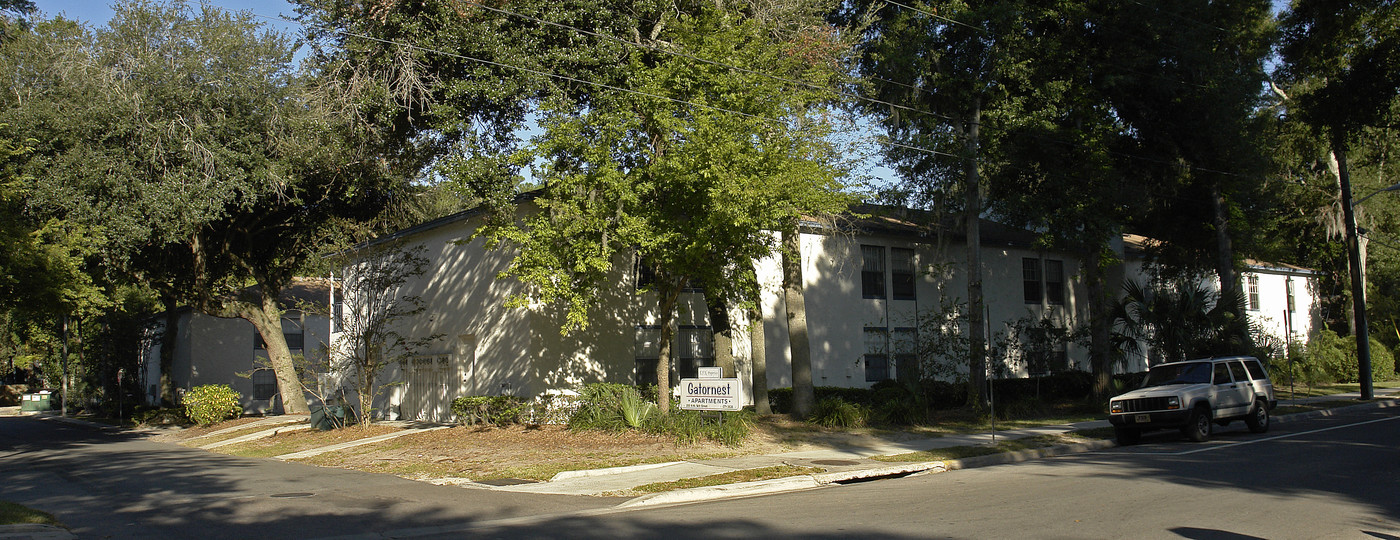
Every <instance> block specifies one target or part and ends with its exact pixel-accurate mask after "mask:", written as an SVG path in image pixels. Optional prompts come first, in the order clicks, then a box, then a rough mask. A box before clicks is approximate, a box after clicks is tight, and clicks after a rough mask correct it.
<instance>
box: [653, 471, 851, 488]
mask: <svg viewBox="0 0 1400 540" xmlns="http://www.w3.org/2000/svg"><path fill="white" fill-rule="evenodd" d="M823 472H826V469H822V468H819V467H794V466H791V465H779V466H775V467H761V468H757V469H744V470H741V471H730V472H727V473H721V474H712V475H709V476H697V477H695V478H682V479H680V480H675V481H671V482H656V483H652V484H646V485H641V486H637V487H634V488H632V491H636V492H640V493H661V492H663V491H671V490H675V489H690V488H697V487H707V486H723V485H728V484H738V483H741V482H757V481H759V480H772V479H774V478H786V477H789V476H801V475H807V474H817V473H823Z"/></svg>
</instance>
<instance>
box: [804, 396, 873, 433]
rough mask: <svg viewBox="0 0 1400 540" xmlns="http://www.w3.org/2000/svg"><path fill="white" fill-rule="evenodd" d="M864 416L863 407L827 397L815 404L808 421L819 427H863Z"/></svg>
mask: <svg viewBox="0 0 1400 540" xmlns="http://www.w3.org/2000/svg"><path fill="white" fill-rule="evenodd" d="M866 416H867V415H866V412H865V408H864V407H862V406H860V405H856V404H854V403H850V402H848V401H846V400H844V399H841V398H839V397H829V398H826V399H823V400H821V401H818V402H817V406H816V407H813V408H812V417H811V418H809V419H808V421H809V422H811V423H813V424H817V425H819V426H826V427H834V428H852V427H863V426H865V419H866Z"/></svg>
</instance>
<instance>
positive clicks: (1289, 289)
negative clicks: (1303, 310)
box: [1283, 279, 1298, 313]
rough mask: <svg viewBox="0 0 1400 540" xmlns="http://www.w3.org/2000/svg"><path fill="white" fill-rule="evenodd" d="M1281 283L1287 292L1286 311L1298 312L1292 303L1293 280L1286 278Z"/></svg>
mask: <svg viewBox="0 0 1400 540" xmlns="http://www.w3.org/2000/svg"><path fill="white" fill-rule="evenodd" d="M1283 285H1284V289H1285V290H1286V291H1287V293H1288V312H1289V313H1297V312H1298V308H1297V307H1296V306H1295V305H1294V303H1293V280H1292V279H1289V280H1287V281H1284V282H1283Z"/></svg>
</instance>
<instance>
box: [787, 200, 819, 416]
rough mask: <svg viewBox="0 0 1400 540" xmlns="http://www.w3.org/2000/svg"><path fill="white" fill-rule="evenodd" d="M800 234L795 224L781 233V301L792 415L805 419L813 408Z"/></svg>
mask: <svg viewBox="0 0 1400 540" xmlns="http://www.w3.org/2000/svg"><path fill="white" fill-rule="evenodd" d="M801 236H802V233H801V232H800V231H799V230H798V224H797V223H793V224H792V226H791V228H790V230H786V231H783V233H782V237H783V238H782V240H783V255H782V256H783V299H784V301H785V302H786V303H787V323H788V347H789V348H790V350H791V351H792V414H793V416H796V417H797V418H799V419H805V418H807V417H808V416H810V415H811V414H812V409H813V408H814V407H815V406H816V401H817V396H816V389H815V388H813V386H812V348H811V344H810V343H809V342H808V337H807V300H806V297H805V296H804V295H803V291H802V242H801Z"/></svg>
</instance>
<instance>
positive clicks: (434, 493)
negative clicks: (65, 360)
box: [0, 417, 622, 540]
mask: <svg viewBox="0 0 1400 540" xmlns="http://www.w3.org/2000/svg"><path fill="white" fill-rule="evenodd" d="M0 499H5V500H10V501H14V502H17V503H20V504H23V505H26V506H29V507H32V508H37V509H40V510H43V511H46V512H49V513H52V514H54V515H55V516H57V517H58V518H59V520H60V521H62V522H63V524H64V525H66V526H68V527H69V529H71V530H72V531H73V533H74V534H76V535H77V536H78V537H79V538H113V539H125V538H140V539H157V538H197V539H201V540H214V539H222V538H266V537H281V538H315V537H328V536H341V535H358V534H369V535H375V536H379V533H381V532H384V531H407V530H414V529H421V528H430V529H431V528H434V527H445V526H451V527H454V528H460V527H462V526H465V525H470V524H471V523H475V522H481V521H489V520H499V519H505V518H512V517H520V516H541V515H552V514H561V513H564V514H571V513H577V512H586V511H589V510H594V509H600V508H608V507H611V506H614V505H616V504H618V503H619V502H621V501H622V499H615V498H597V497H584V496H565V495H535V494H519V493H495V492H488V491H483V490H473V489H463V488H459V487H451V486H434V485H431V484H427V483H423V482H415V481H412V480H406V479H403V478H399V477H396V476H392V475H387V474H369V473H362V472H357V471H347V470H341V469H332V468H323V467H314V466H310V465H303V464H297V463H287V462H282V461H276V460H270V459H245V458H238V457H232V456H226V455H222V454H215V453H211V452H207V451H204V450H197V449H193V448H184V447H181V446H177V445H172V444H162V443H153V442H148V441H145V440H142V439H140V438H139V437H136V436H133V435H130V434H122V433H120V432H115V431H103V430H97V429H92V428H87V427H81V426H73V425H69V424H65V423H61V422H58V421H54V420H41V419H37V418H33V417H0Z"/></svg>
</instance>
